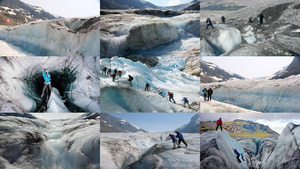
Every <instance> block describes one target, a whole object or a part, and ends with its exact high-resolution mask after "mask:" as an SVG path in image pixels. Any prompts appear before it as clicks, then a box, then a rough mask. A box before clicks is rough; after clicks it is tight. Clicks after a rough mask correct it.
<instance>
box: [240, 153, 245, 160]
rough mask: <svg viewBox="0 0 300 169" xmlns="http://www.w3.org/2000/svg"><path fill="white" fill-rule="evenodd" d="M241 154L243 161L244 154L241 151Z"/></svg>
mask: <svg viewBox="0 0 300 169" xmlns="http://www.w3.org/2000/svg"><path fill="white" fill-rule="evenodd" d="M241 156H242V160H243V161H245V159H244V154H243V153H241Z"/></svg>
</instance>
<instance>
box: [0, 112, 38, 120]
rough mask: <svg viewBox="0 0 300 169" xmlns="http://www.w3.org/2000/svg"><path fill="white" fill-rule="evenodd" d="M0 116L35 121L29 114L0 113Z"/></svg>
mask: <svg viewBox="0 0 300 169" xmlns="http://www.w3.org/2000/svg"><path fill="white" fill-rule="evenodd" d="M0 116H12V117H22V118H28V119H37V118H36V117H35V116H33V115H31V114H29V113H0Z"/></svg>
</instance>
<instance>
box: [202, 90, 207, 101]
mask: <svg viewBox="0 0 300 169" xmlns="http://www.w3.org/2000/svg"><path fill="white" fill-rule="evenodd" d="M202 92H203V97H204V100H206V96H207V89H206V88H204V89H203V90H202Z"/></svg>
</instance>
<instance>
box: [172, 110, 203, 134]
mask: <svg viewBox="0 0 300 169" xmlns="http://www.w3.org/2000/svg"><path fill="white" fill-rule="evenodd" d="M176 130H177V131H179V132H181V133H199V131H200V114H199V113H197V114H195V115H194V116H193V117H192V118H191V121H190V122H189V123H188V124H186V125H184V126H182V127H180V128H178V129H176Z"/></svg>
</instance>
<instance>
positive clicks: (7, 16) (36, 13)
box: [0, 0, 56, 25]
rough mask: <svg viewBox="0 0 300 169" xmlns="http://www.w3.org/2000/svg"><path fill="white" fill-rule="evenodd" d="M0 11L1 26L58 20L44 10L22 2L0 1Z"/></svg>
mask: <svg viewBox="0 0 300 169" xmlns="http://www.w3.org/2000/svg"><path fill="white" fill-rule="evenodd" d="M0 11H1V12H0V25H16V24H22V23H26V22H30V21H36V20H48V19H55V18H56V17H55V16H53V15H52V14H50V13H48V12H46V11H45V10H44V9H42V8H40V7H37V6H32V5H29V4H26V3H24V2H22V1H20V0H0Z"/></svg>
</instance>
